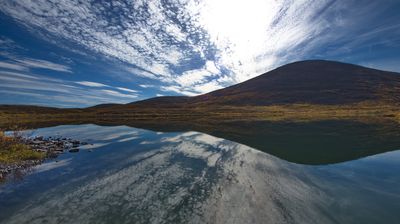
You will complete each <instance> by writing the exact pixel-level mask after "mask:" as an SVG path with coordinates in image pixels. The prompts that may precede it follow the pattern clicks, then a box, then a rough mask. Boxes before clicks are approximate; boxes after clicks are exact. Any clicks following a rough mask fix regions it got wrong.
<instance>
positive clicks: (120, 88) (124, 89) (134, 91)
mask: <svg viewBox="0 0 400 224" xmlns="http://www.w3.org/2000/svg"><path fill="white" fill-rule="evenodd" d="M116 88H117V89H119V90H122V91H125V92H130V93H137V92H138V91H137V90H133V89H128V88H123V87H116Z"/></svg>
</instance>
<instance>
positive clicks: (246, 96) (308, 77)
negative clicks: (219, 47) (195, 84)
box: [131, 60, 400, 106]
mask: <svg viewBox="0 0 400 224" xmlns="http://www.w3.org/2000/svg"><path fill="white" fill-rule="evenodd" d="M364 101H374V102H384V103H391V104H398V103H400V74H399V73H395V72H386V71H380V70H376V69H371V68H366V67H362V66H358V65H352V64H346V63H341V62H334V61H323V60H310V61H300V62H295V63H291V64H287V65H284V66H282V67H279V68H277V69H274V70H272V71H270V72H267V73H265V74H262V75H260V76H257V77H255V78H253V79H250V80H247V81H245V82H242V83H239V84H237V85H234V86H230V87H227V88H224V89H220V90H216V91H213V92H210V93H207V94H203V95H200V96H195V97H157V98H152V99H148V100H144V101H139V102H134V103H133V104H131V105H143V106H148V105H158V106H160V105H174V106H177V105H201V104H205V105H210V104H212V105H234V106H243V105H252V106H265V105H282V104H324V105H335V104H336V105H342V104H352V103H359V102H364Z"/></svg>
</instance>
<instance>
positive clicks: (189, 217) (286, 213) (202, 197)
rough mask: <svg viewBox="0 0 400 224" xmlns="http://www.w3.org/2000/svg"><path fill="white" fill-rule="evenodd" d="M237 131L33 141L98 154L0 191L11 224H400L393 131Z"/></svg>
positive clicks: (87, 130) (111, 130)
mask: <svg viewBox="0 0 400 224" xmlns="http://www.w3.org/2000/svg"><path fill="white" fill-rule="evenodd" d="M220 127H223V126H220ZM235 127H236V129H234V128H232V127H225V128H223V129H224V130H215V129H207V128H204V130H209V131H208V133H209V134H204V133H202V132H196V131H173V132H167V131H163V132H157V131H149V130H145V129H138V128H132V127H128V126H98V125H93V124H89V125H64V126H57V127H50V128H41V129H38V130H36V131H33V132H32V133H31V134H32V135H45V136H57V135H61V136H65V137H71V138H74V139H79V140H82V141H87V142H89V143H91V144H90V145H86V146H84V147H81V150H80V152H79V153H65V154H63V155H61V156H60V157H58V158H57V160H49V161H48V162H46V163H44V164H42V165H40V166H38V167H36V168H34V169H33V171H32V172H31V173H30V174H28V175H26V176H24V177H23V178H22V179H20V180H10V181H8V182H6V183H4V184H2V185H0V223H398V222H399V220H400V212H399V211H400V151H396V149H400V147H397V146H398V145H397V143H398V142H397V141H398V140H399V139H397V138H396V136H397V133H393V132H395V130H394V129H393V130H392V129H390V128H389V129H388V128H384V129H380V128H373V129H371V130H372V131H371V130H368V128H367V127H364V126H360V127H358V128H357V129H354V128H355V127H357V126H355V125H350V126H349V127H348V128H347V129H346V131H344V132H341V131H339V132H335V131H332V129H329V128H328V129H326V127H329V124H323V126H318V125H317V126H307V127H308V128H306V127H305V126H304V127H303V126H301V127H295V126H293V125H291V126H286V125H281V126H279V127H276V126H274V127H271V126H268V125H266V126H265V125H264V126H263V127H260V126H259V125H258V126H257V127H256V126H255V125H254V124H252V127H253V129H251V130H252V131H251V132H249V128H246V127H243V126H240V125H239V126H237V125H236V126H235ZM318 127H324V128H323V130H322V129H321V128H318ZM341 127H345V126H343V125H342V126H341ZM293 128H294V130H292V129H293ZM335 128H336V127H335ZM351 128H353V129H351ZM303 129H304V130H303ZM210 130H211V131H210ZM238 130H239V131H238ZM254 130H258V132H257V133H255V132H254ZM299 130H303V131H299ZM382 130H384V131H383V132H382ZM294 133H295V134H294ZM382 133H384V134H382ZM210 134H212V135H210ZM214 136H219V137H214ZM285 136H286V137H285ZM222 137H223V138H222ZM227 139H230V140H227ZM231 140H233V141H231ZM238 142H241V143H243V144H241V143H238ZM250 146H251V147H250ZM252 147H253V148H252ZM396 147H397V148H396ZM279 148H280V149H282V150H279ZM260 150H262V151H260Z"/></svg>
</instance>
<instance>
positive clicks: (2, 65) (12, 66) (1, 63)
mask: <svg viewBox="0 0 400 224" xmlns="http://www.w3.org/2000/svg"><path fill="white" fill-rule="evenodd" d="M0 68H2V69H9V70H17V71H27V70H28V68H27V67H25V66H23V65H19V64H14V63H9V62H4V61H0Z"/></svg>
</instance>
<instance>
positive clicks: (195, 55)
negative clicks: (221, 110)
mask: <svg viewBox="0 0 400 224" xmlns="http://www.w3.org/2000/svg"><path fill="white" fill-rule="evenodd" d="M398 12H400V1H398V0H383V1H376V0H374V1H369V0H357V1H355V0H336V1H335V0H318V1H316V0H315V1H310V0H235V1H232V0H196V1H190V0H173V1H171V0H115V1H105V0H104V1H103V0H96V1H90V0H87V1H79V0H35V1H28V0H2V1H1V4H0V94H1V97H0V104H35V105H47V106H56V107H86V106H92V105H95V104H100V103H128V102H132V101H136V100H141V99H145V98H149V97H155V96H162V95H198V94H202V93H206V92H209V91H212V90H215V89H219V88H223V87H226V86H229V85H232V84H235V83H238V82H242V81H245V80H247V79H249V78H252V77H255V76H257V75H260V74H262V73H264V72H267V71H269V70H271V69H273V68H276V67H277V66H280V65H283V64H286V63H289V62H293V61H299V60H306V59H329V60H338V61H343V62H349V63H355V64H360V65H364V66H368V67H374V68H379V69H384V70H390V71H397V72H400V13H398Z"/></svg>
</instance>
